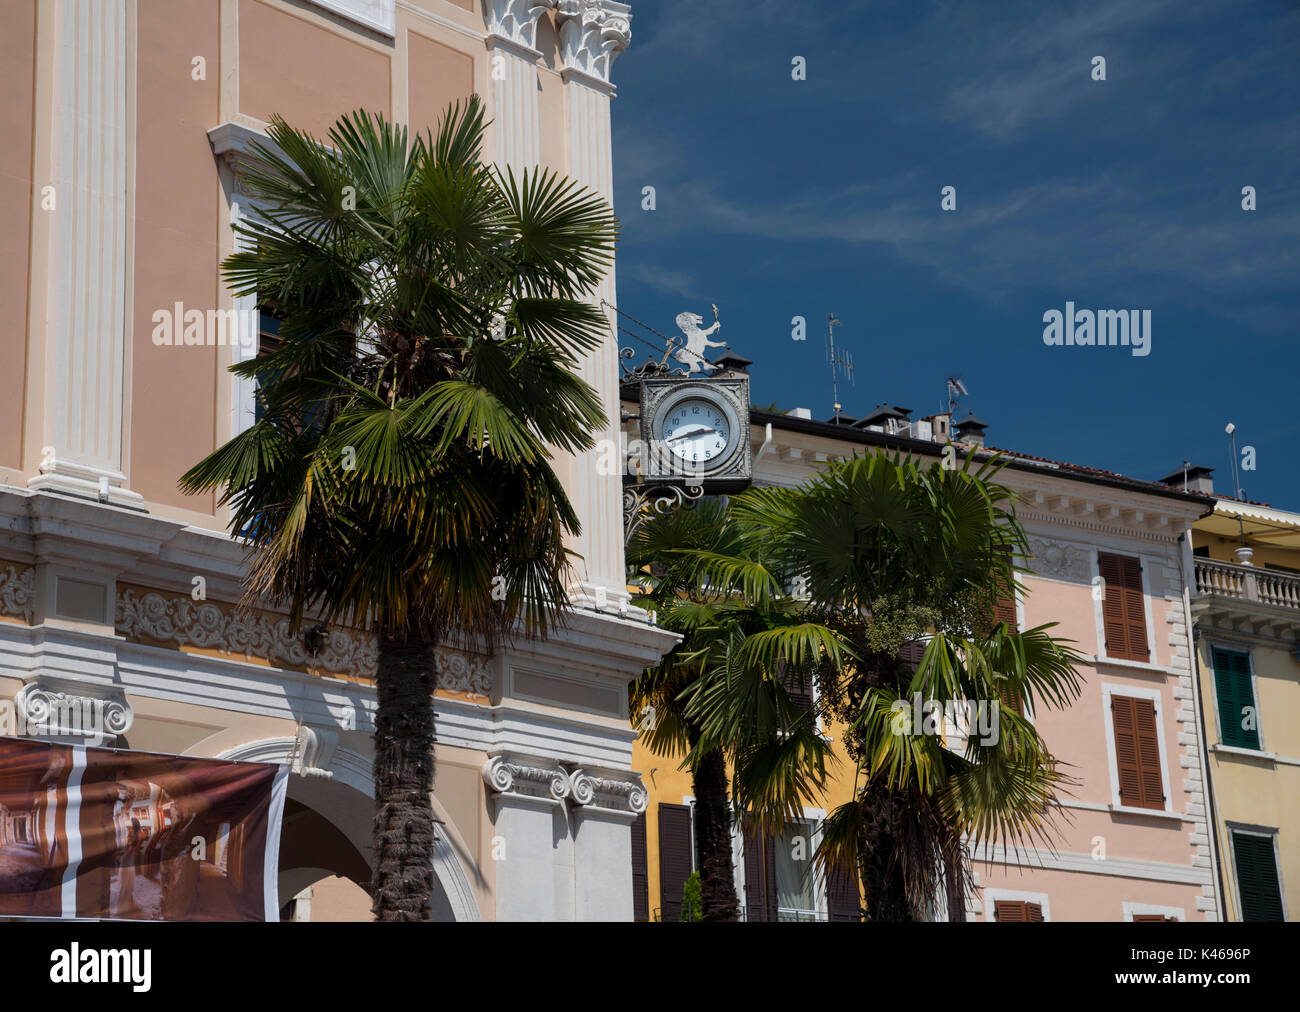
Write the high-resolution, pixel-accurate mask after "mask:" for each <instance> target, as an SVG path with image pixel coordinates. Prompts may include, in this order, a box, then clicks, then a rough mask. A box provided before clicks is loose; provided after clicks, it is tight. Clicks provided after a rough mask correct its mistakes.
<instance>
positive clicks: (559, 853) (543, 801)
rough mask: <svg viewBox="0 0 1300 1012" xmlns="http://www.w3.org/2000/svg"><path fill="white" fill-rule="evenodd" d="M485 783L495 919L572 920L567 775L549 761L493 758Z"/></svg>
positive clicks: (488, 763)
mask: <svg viewBox="0 0 1300 1012" xmlns="http://www.w3.org/2000/svg"><path fill="white" fill-rule="evenodd" d="M483 780H484V782H485V783H486V784H487V785H488V790H489V792H490V793H489V797H490V798H491V799H492V806H493V817H494V818H493V826H494V839H493V841H492V843H493V860H494V861H495V862H496V918H497V920H498V921H571V920H573V919H574V910H573V863H574V856H573V840H572V837H571V836H570V834H569V820H568V812H567V810H566V809H565V806H564V799H565V798H566V797H568V796H569V789H570V788H569V774H568V772H567V771H566V770H565V769H564V768H563V767H561V766H560V765H559V764H558V763H555V762H552V761H550V760H545V759H532V758H526V757H515V756H506V755H495V756H492V757H491V758H489V759H488V761H487V762H486V763H485V764H484V766H483Z"/></svg>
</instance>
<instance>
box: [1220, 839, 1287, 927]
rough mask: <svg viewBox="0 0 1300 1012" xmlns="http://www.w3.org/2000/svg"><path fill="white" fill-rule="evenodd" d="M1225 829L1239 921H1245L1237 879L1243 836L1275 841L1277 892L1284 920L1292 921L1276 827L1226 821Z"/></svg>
mask: <svg viewBox="0 0 1300 1012" xmlns="http://www.w3.org/2000/svg"><path fill="white" fill-rule="evenodd" d="M1223 828H1224V829H1226V830H1227V832H1228V860H1229V862H1231V864H1230V866H1231V868H1232V902H1233V905H1234V907H1235V908H1236V912H1237V920H1238V921H1244V917H1243V915H1242V912H1241V883H1240V882H1239V881H1238V879H1237V835H1238V834H1240V835H1242V836H1263V837H1269V838H1271V839H1272V841H1273V867H1274V868H1275V869H1276V870H1277V892H1278V896H1279V897H1280V898H1281V901H1282V920H1283V921H1289V920H1290V919H1291V915H1290V911H1288V910H1287V907H1286V883H1285V882H1284V881H1283V879H1282V854H1281V848H1280V846H1279V844H1278V837H1279V836H1280V835H1281V834H1279V833H1278V830H1277V827H1276V826H1260V825H1255V824H1252V823H1245V822H1233V821H1232V820H1230V819H1229V820H1225V822H1224V824H1223Z"/></svg>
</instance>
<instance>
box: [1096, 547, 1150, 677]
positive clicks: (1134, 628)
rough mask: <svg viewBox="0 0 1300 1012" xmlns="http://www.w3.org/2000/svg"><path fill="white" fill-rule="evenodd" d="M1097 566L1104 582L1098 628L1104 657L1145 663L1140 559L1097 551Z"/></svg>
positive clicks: (1145, 633) (1145, 627)
mask: <svg viewBox="0 0 1300 1012" xmlns="http://www.w3.org/2000/svg"><path fill="white" fill-rule="evenodd" d="M1097 563H1098V569H1099V571H1100V573H1101V578H1102V580H1103V581H1105V594H1104V595H1103V597H1102V626H1103V629H1104V631H1105V637H1106V655H1107V656H1108V657H1115V658H1119V659H1121V660H1129V661H1145V660H1149V659H1150V656H1151V655H1150V651H1149V650H1148V649H1147V619H1146V607H1145V604H1144V602H1143V599H1142V563H1141V560H1139V559H1137V558H1134V557H1133V556H1131V555H1112V554H1110V553H1109V552H1098V553H1097Z"/></svg>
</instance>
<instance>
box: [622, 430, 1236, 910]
mask: <svg viewBox="0 0 1300 1012" xmlns="http://www.w3.org/2000/svg"><path fill="white" fill-rule="evenodd" d="M886 414H887V413H886ZM904 417H905V416H904V415H903V414H902V413H899V414H898V417H897V418H896V419H892V420H891V419H890V418H888V417H885V415H882V416H881V417H880V419H879V424H877V423H876V421H873V420H871V419H870V418H869V419H863V420H860V421H859V424H857V425H855V424H853V422H854V420H853V419H852V418H847V417H841V419H840V421H841V424H830V423H828V422H820V421H816V420H813V419H811V418H809V417H808V412H806V411H800V412H798V413H797V414H796V413H791V414H784V415H781V414H768V413H763V412H754V413H753V414H752V416H751V422H752V427H751V432H750V435H751V440H752V445H753V446H754V447H755V448H756V449H755V458H754V461H755V462H754V482H755V484H756V485H777V486H787V487H791V486H794V485H797V484H799V483H800V482H802V481H804V480H806V479H807V478H809V477H810V476H812V475H813V474H815V473H816V471H817V470H818V469H819V468H821V467H824V466H825V465H826V463H827V462H829V461H834V460H842V459H845V458H848V457H850V456H852V455H853V454H854V453H855V452H859V453H860V452H864V451H870V450H872V449H874V448H885V449H887V450H891V451H901V452H904V453H910V454H913V455H915V456H918V457H919V458H920V459H921V460H922V461H925V460H926V459H934V460H937V459H939V457H940V456H941V454H942V452H943V441H944V439H945V438H946V434H947V432H948V431H949V427H950V424H951V419H949V418H947V417H946V416H935V417H933V418H931V419H927V420H925V421H911V422H904V421H902V420H901V419H902V418H904ZM953 429H954V433H955V439H956V440H957V441H958V442H957V445H958V448H959V449H960V451H961V453H962V455H963V456H964V455H965V454H967V453H973V454H975V455H976V458H977V460H980V459H987V458H989V457H991V456H992V455H993V453H994V452H995V451H993V450H992V449H991V448H989V447H985V446H984V445H983V442H984V440H983V431H982V430H983V426H978V427H977V428H974V429H968V430H965V431H963V430H962V428H961V423H958V425H957V426H955V427H953ZM629 433H630V430H629ZM962 440H966V441H965V442H962ZM1002 453H1003V456H1002V459H1003V460H1004V461H1006V462H1007V464H1008V466H1007V467H1006V469H1005V470H1003V471H1002V473H1001V475H1000V476H999V480H1000V481H1002V482H1003V483H1005V484H1007V485H1008V486H1010V487H1011V488H1012V489H1013V490H1014V491H1015V492H1016V493H1018V494H1019V495H1020V496H1021V497H1022V501H1021V502H1020V504H1019V505H1018V507H1017V514H1018V516H1019V517H1020V520H1021V522H1022V523H1023V524H1024V527H1025V529H1026V531H1027V533H1028V536H1029V545H1030V551H1031V553H1032V558H1031V559H1029V560H1028V562H1027V566H1028V569H1029V572H1027V573H1023V574H1022V575H1021V582H1022V583H1023V584H1024V588H1025V593H1024V594H1023V596H1022V597H1021V598H1020V600H1018V601H1017V602H1016V603H1015V604H1016V615H1017V621H1018V624H1019V626H1020V628H1022V629H1027V628H1032V627H1034V626H1038V625H1043V624H1045V623H1049V622H1057V623H1059V625H1058V627H1057V628H1056V629H1055V630H1054V634H1055V635H1057V636H1061V637H1065V638H1068V639H1071V640H1073V641H1074V646H1075V648H1076V649H1077V650H1079V651H1080V652H1081V653H1082V654H1083V655H1084V656H1085V658H1086V662H1085V663H1084V664H1083V665H1082V666H1081V667H1079V668H1078V669H1077V671H1078V673H1079V675H1080V676H1081V680H1082V683H1083V684H1082V694H1081V695H1080V697H1079V698H1078V699H1077V700H1076V701H1075V702H1074V704H1073V705H1072V706H1070V707H1069V708H1068V709H1064V710H1048V709H1041V712H1039V713H1032V712H1031V713H1030V714H1029V716H1030V718H1031V719H1032V720H1033V721H1034V723H1035V725H1036V726H1037V728H1038V730H1039V731H1040V733H1041V734H1042V735H1043V737H1044V738H1045V740H1046V743H1047V746H1048V748H1049V749H1050V750H1051V751H1052V752H1053V754H1054V755H1055V756H1056V757H1057V759H1058V760H1060V761H1061V762H1062V763H1065V764H1069V765H1068V767H1066V772H1068V773H1069V774H1070V775H1071V776H1072V777H1073V778H1074V779H1075V781H1077V783H1076V785H1075V786H1073V787H1072V788H1071V789H1070V793H1069V794H1068V795H1065V796H1063V797H1062V798H1061V804H1062V806H1063V807H1062V810H1061V812H1060V815H1061V818H1059V819H1058V827H1059V834H1058V836H1057V837H1056V838H1055V840H1054V841H1053V845H1052V846H1036V847H1033V848H1031V849H1021V850H1020V851H1019V852H1008V851H1007V850H1006V849H1005V848H1003V847H994V848H991V849H987V850H986V849H983V848H981V849H980V850H979V851H978V852H973V855H972V857H973V871H974V873H975V874H974V885H975V887H976V888H975V889H974V891H973V892H972V894H971V895H970V896H969V898H968V905H967V910H966V917H967V919H968V920H974V921H985V920H999V919H1000V920H1020V919H1030V920H1038V919H1041V920H1044V921H1052V920H1058V921H1067V920H1069V921H1078V920H1089V921H1091V920H1097V921H1128V920H1134V919H1145V918H1157V917H1158V918H1159V919H1164V918H1167V917H1173V918H1176V919H1177V920H1180V921H1206V920H1216V919H1219V918H1220V916H1221V906H1220V900H1219V893H1218V886H1217V881H1216V877H1215V874H1214V861H1215V859H1216V855H1215V844H1214V840H1213V838H1212V833H1211V832H1210V829H1209V823H1208V820H1207V803H1206V797H1205V790H1204V786H1203V775H1202V771H1203V768H1204V754H1205V753H1204V752H1203V747H1204V738H1203V732H1202V727H1201V718H1200V716H1199V699H1198V691H1199V687H1198V686H1197V685H1196V684H1195V681H1194V678H1193V672H1194V667H1193V661H1192V656H1193V645H1192V614H1191V611H1190V608H1191V604H1192V597H1193V595H1194V593H1195V582H1194V575H1193V569H1192V555H1191V549H1190V547H1189V541H1188V537H1187V534H1188V532H1189V529H1190V528H1191V526H1192V524H1193V523H1194V522H1195V521H1197V519H1198V518H1200V517H1201V516H1203V515H1204V514H1206V513H1207V512H1208V511H1209V510H1210V509H1212V507H1213V500H1212V499H1211V498H1210V497H1208V496H1206V495H1203V494H1200V493H1198V492H1196V491H1195V490H1192V491H1190V492H1185V491H1183V490H1182V489H1181V488H1172V487H1170V486H1168V485H1164V484H1161V483H1157V482H1149V481H1139V480H1134V479H1129V478H1125V477H1123V476H1121V475H1117V474H1112V473H1109V472H1105V471H1099V470H1095V469H1092V468H1086V467H1078V466H1074V465H1070V464H1065V463H1060V462H1054V461H1047V460H1043V459H1040V458H1035V457H1030V456H1027V455H1023V454H1019V453H1016V452H1013V451H1002ZM1117 567H1118V568H1117ZM1126 591H1127V593H1126ZM1108 596H1109V599H1110V600H1109V604H1108V602H1107V598H1108ZM1125 604H1129V605H1131V609H1130V611H1131V613H1125V612H1124V611H1123V610H1122V607H1123V605H1125ZM1117 609H1121V610H1118V612H1117ZM1117 613H1118V614H1119V616H1120V618H1121V619H1124V618H1126V619H1128V625H1127V627H1126V628H1124V629H1117V628H1115V627H1114V621H1113V620H1114V618H1115V616H1116V614H1117ZM1117 720H1118V723H1117ZM1135 720H1136V721H1137V726H1136V727H1135V726H1133V721H1135ZM823 732H824V733H825V734H827V735H828V736H829V737H830V738H831V739H835V738H837V737H838V736H839V735H841V734H842V733H843V729H842V728H839V727H836V726H834V725H833V724H831V725H827V726H824V727H823ZM954 741H955V739H954ZM840 759H841V761H840V763H839V765H838V767H837V769H836V772H835V774H834V777H833V780H832V783H831V786H830V788H829V790H828V791H827V793H826V796H825V798H824V800H822V801H820V802H819V803H818V804H817V805H814V806H810V807H807V808H805V810H804V813H803V814H804V821H803V823H802V824H801V825H797V826H795V827H794V828H793V829H792V830H791V831H790V832H789V833H787V834H786V836H787V838H786V840H785V841H784V851H783V850H782V847H781V846H780V845H779V846H778V848H777V851H776V853H775V854H774V855H772V856H771V857H768V858H767V859H766V860H767V868H768V872H767V874H768V876H769V877H770V878H774V881H775V883H776V889H775V895H772V894H771V893H772V891H771V890H769V889H768V888H767V887H765V886H764V885H763V884H762V883H761V882H757V881H756V880H755V876H756V873H757V874H759V875H761V874H762V870H763V865H764V862H763V860H759V859H756V858H755V857H754V856H753V855H750V856H749V857H748V858H747V856H746V847H747V841H745V840H744V839H743V834H737V835H736V839H735V840H734V844H733V856H734V859H735V875H736V888H737V894H738V897H739V898H740V902H741V908H742V910H743V911H745V916H748V917H751V918H757V919H764V920H766V919H788V920H849V919H856V916H855V912H854V910H853V908H854V907H855V905H856V903H855V898H854V897H849V898H848V899H847V900H846V899H845V898H844V897H843V896H839V897H837V896H836V895H835V890H834V889H833V888H830V887H829V884H828V883H827V882H826V881H825V879H824V877H822V876H820V875H817V874H814V873H813V872H812V871H811V861H810V860H809V859H810V857H811V851H812V849H814V848H815V846H816V844H817V842H818V841H819V839H820V837H819V833H820V829H819V824H820V821H821V820H822V819H823V818H825V816H826V814H827V813H828V812H830V811H832V810H834V809H835V808H836V807H838V806H839V805H841V804H843V803H845V802H847V801H848V800H850V798H851V797H852V792H853V789H854V770H853V765H852V763H851V762H850V761H849V760H848V759H847V757H844V756H842V755H841V757H840ZM634 762H635V764H636V766H637V768H639V769H641V770H642V771H643V776H644V777H645V780H646V783H647V787H648V788H649V793H650V803H649V807H648V810H647V812H646V814H645V817H644V822H643V823H642V822H641V821H639V822H638V825H637V827H636V832H637V838H638V848H639V849H643V851H644V853H645V861H644V865H643V868H644V873H643V874H639V875H638V888H639V889H640V890H641V897H640V898H639V900H638V908H639V909H640V910H642V911H643V912H644V913H645V916H646V919H649V920H659V919H668V920H673V919H676V917H677V915H678V911H679V910H680V903H681V882H682V880H683V874H684V873H688V872H689V870H690V863H691V860H692V857H691V855H690V850H689V848H685V849H684V848H683V842H684V841H686V840H688V839H689V837H690V833H691V816H690V814H689V811H690V805H691V802H692V800H693V799H692V797H691V794H692V787H691V778H690V775H689V773H688V772H686V771H683V770H680V769H678V768H677V767H678V762H679V760H678V759H677V758H672V757H669V758H666V757H661V756H656V755H654V754H652V753H650V752H649V751H648V750H646V749H645V748H644V747H643V746H638V748H637V751H636V753H635V757H634ZM683 813H685V814H683ZM641 841H644V842H641ZM683 853H685V854H686V855H687V857H686V860H685V862H683V860H682V859H681V858H680V857H679V856H678V855H680V854H683ZM773 873H774V875H773ZM800 876H803V877H802V879H801V878H800ZM756 894H757V895H758V898H757V899H756V898H755V897H756ZM764 911H766V913H764ZM935 916H938V917H943V918H946V917H947V914H946V912H945V911H944V909H943V901H942V900H939V901H938V903H937V909H936V912H935Z"/></svg>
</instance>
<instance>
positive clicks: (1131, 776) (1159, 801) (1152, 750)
mask: <svg viewBox="0 0 1300 1012" xmlns="http://www.w3.org/2000/svg"><path fill="white" fill-rule="evenodd" d="M1110 712H1111V723H1112V725H1113V727H1114V731H1115V766H1116V769H1117V771H1118V774H1119V803H1120V804H1121V805H1125V806H1127V807H1129V808H1154V809H1158V810H1161V811H1163V810H1164V807H1165V792H1164V777H1163V775H1162V773H1161V762H1160V735H1159V731H1158V730H1157V728H1156V707H1155V703H1154V702H1152V701H1151V700H1150V699H1139V698H1136V697H1133V696H1111V697H1110Z"/></svg>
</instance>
